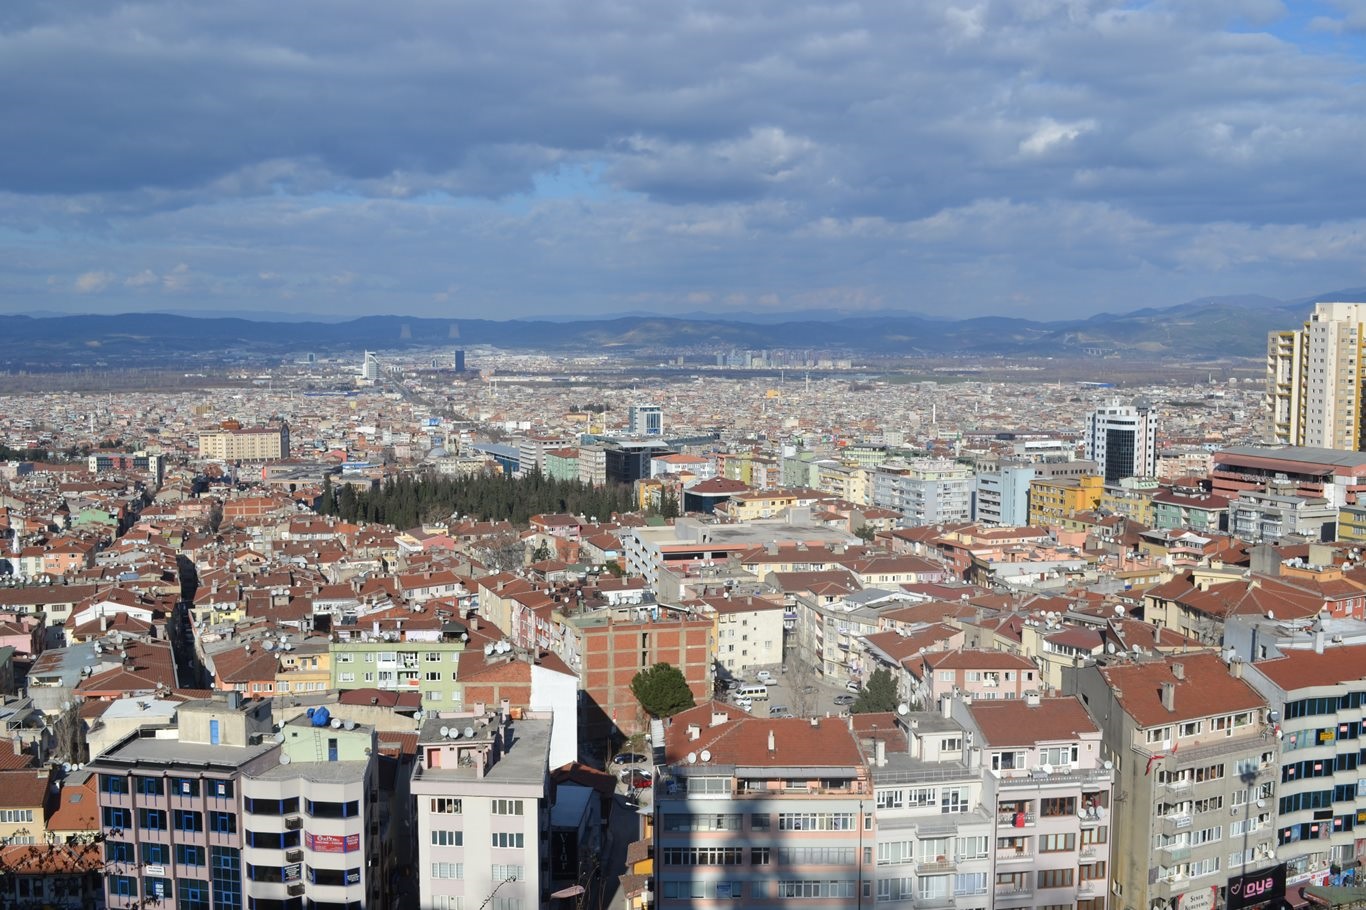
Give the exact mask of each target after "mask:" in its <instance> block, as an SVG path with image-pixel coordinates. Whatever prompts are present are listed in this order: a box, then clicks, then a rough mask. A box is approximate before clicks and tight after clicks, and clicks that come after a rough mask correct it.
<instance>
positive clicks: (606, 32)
mask: <svg viewBox="0 0 1366 910" xmlns="http://www.w3.org/2000/svg"><path fill="white" fill-rule="evenodd" d="M0 85H3V86H4V89H3V90H0V123H3V124H4V132H3V135H4V140H3V147H2V148H3V150H2V151H0V312H23V313H32V314H41V313H52V312H95V313H113V312H129V311H177V312H192V313H200V312H202V313H204V314H206V315H211V314H218V313H229V312H230V313H242V312H258V313H260V314H261V315H262V316H263V317H267V318H268V317H270V316H271V315H279V316H284V315H289V314H314V315H320V316H326V317H330V318H341V317H346V316H352V315H357V316H358V315H366V314H375V313H402V314H410V315H419V316H447V317H465V318H474V317H479V318H493V319H505V318H515V317H524V316H545V315H555V316H570V315H597V314H617V313H642V312H649V313H665V314H680V313H694V312H711V313H722V314H732V315H742V314H756V315H763V316H766V317H771V316H773V315H776V314H783V313H787V312H793V313H796V312H797V311H801V310H840V311H847V312H858V313H867V312H870V311H878V310H898V311H912V312H917V313H925V314H932V315H940V316H946V317H958V316H974V315H984V314H1000V315H1008V316H1022V317H1029V318H1072V317H1078V316H1086V315H1090V314H1093V313H1096V312H1102V311H1109V312H1120V311H1125V310H1131V309H1135V308H1138V307H1145V306H1165V305H1171V304H1176V303H1180V302H1182V301H1185V300H1189V299H1192V298H1197V297H1203V296H1211V295H1226V294H1261V295H1267V296H1271V297H1277V298H1294V297H1301V296H1307V295H1311V294H1316V293H1319V292H1323V291H1327V290H1331V289H1335V288H1348V287H1361V286H1366V202H1364V200H1366V0H1324V2H1291V3H1280V2H1277V0H1199V2H1190V0H1171V2H1154V3H1147V2H1128V3H1122V2H1104V0H1094V2H1091V0H1005V2H972V0H955V2H951V3H941V2H935V0H867V2H860V0H834V2H806V0H746V2H736V0H718V2H686V0H673V2H667V3H665V2H655V0H565V2H559V0H516V2H507V0H503V2H481V0H385V2H382V3H376V2H374V0H364V2H360V0H327V2H323V0H289V2H284V3H282V2H280V0H232V2H229V3H186V2H183V0H127V2H120V3H113V2H111V3H52V2H48V0H5V2H4V3H3V4H0Z"/></svg>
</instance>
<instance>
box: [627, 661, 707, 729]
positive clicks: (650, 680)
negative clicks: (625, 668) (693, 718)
mask: <svg viewBox="0 0 1366 910" xmlns="http://www.w3.org/2000/svg"><path fill="white" fill-rule="evenodd" d="M631 692H632V693H633V694H634V695H635V697H636V701H638V702H640V706H641V707H642V708H644V709H645V710H646V712H647V713H649V714H650V715H651V716H652V717H672V716H673V715H675V714H677V713H678V712H679V711H686V710H687V709H688V708H691V707H692V706H693V705H694V704H696V702H694V701H693V697H692V689H690V688H688V681H687V680H686V679H684V677H683V671H682V670H680V669H678V668H677V667H675V666H674V665H673V664H666V663H658V664H655V665H654V666H653V667H650V668H649V669H646V670H641V671H640V672H639V673H637V674H636V675H635V678H634V679H632V680H631Z"/></svg>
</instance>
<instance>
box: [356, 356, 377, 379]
mask: <svg viewBox="0 0 1366 910" xmlns="http://www.w3.org/2000/svg"><path fill="white" fill-rule="evenodd" d="M360 378H361V379H364V380H366V381H367V382H377V381H379V358H378V357H376V356H375V355H374V354H372V353H370V352H369V351H366V352H365V359H364V360H362V361H361V366H360Z"/></svg>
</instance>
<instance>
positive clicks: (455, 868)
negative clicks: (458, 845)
mask: <svg viewBox="0 0 1366 910" xmlns="http://www.w3.org/2000/svg"><path fill="white" fill-rule="evenodd" d="M464 877H465V864H464V863H432V878H464Z"/></svg>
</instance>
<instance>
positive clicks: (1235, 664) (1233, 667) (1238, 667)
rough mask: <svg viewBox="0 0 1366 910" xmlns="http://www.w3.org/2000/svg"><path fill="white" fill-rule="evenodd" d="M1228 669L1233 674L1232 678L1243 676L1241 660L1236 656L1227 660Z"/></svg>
mask: <svg viewBox="0 0 1366 910" xmlns="http://www.w3.org/2000/svg"><path fill="white" fill-rule="evenodd" d="M1228 671H1229V673H1231V674H1233V678H1234V679H1242V678H1243V662H1242V661H1241V660H1239V659H1238V658H1237V657H1235V658H1233V659H1232V660H1230V661H1229V662H1228Z"/></svg>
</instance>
